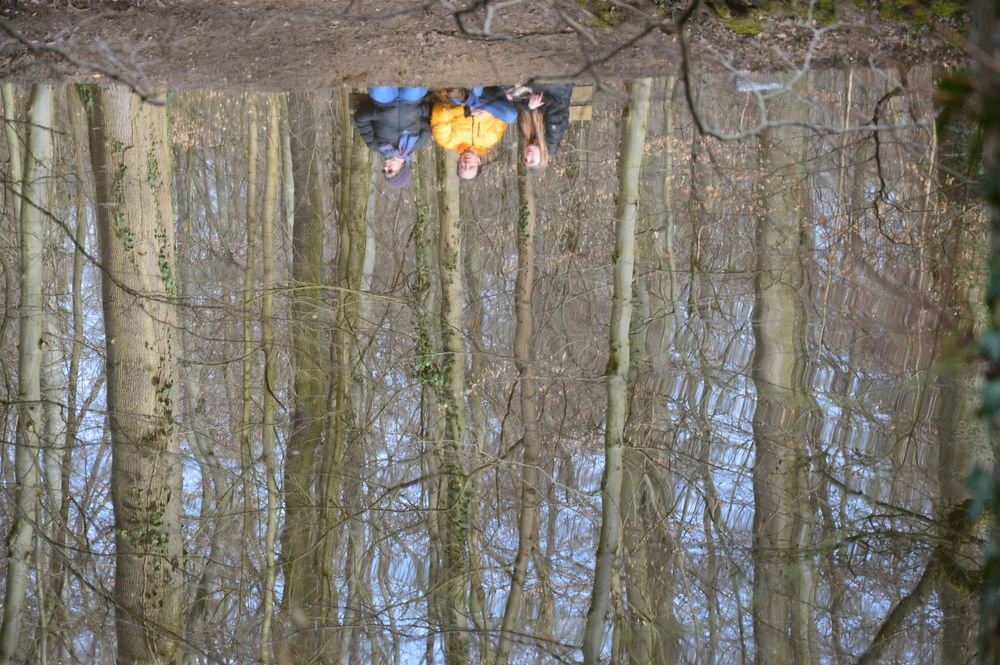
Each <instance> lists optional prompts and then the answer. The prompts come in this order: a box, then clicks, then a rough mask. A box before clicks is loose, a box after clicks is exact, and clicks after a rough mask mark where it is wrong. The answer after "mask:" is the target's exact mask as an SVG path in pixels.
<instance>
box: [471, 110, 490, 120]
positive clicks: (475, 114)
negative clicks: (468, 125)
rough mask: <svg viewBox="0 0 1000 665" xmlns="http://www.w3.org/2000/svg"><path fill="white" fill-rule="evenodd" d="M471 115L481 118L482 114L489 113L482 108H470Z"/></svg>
mask: <svg viewBox="0 0 1000 665" xmlns="http://www.w3.org/2000/svg"><path fill="white" fill-rule="evenodd" d="M472 115H473V116H474V117H476V118H482V117H483V116H484V115H489V113H487V112H486V111H484V110H482V109H472Z"/></svg>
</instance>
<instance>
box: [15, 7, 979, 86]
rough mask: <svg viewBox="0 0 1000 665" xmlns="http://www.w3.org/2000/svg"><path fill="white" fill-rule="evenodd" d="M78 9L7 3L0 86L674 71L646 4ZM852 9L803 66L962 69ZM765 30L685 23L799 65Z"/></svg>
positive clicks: (931, 43) (676, 57)
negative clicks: (609, 14) (603, 15)
mask: <svg viewBox="0 0 1000 665" xmlns="http://www.w3.org/2000/svg"><path fill="white" fill-rule="evenodd" d="M82 1H83V2H86V0H82ZM80 2H81V0H51V1H47V2H44V3H40V2H16V3H10V2H7V3H6V4H4V3H3V0H0V17H2V20H0V29H2V32H0V79H4V80H9V81H22V82H29V81H31V82H35V81H43V80H47V81H62V82H65V81H70V80H74V81H95V80H109V79H116V80H120V81H122V82H125V83H128V84H130V85H132V86H133V87H135V88H136V89H138V90H140V91H153V90H156V89H162V88H163V87H171V88H217V89H218V88H223V89H246V90H293V89H312V88H318V87H329V86H333V85H339V84H348V85H355V86H362V85H373V84H418V83H419V84H423V85H427V86H431V87H434V86H442V85H471V84H491V83H514V82H519V81H525V80H527V79H528V78H531V77H569V78H573V79H575V80H577V81H582V80H586V79H592V80H601V79H607V78H626V77H636V76H665V75H668V74H675V73H677V72H678V70H679V63H680V61H681V58H680V46H679V38H678V36H677V34H676V30H675V29H674V27H673V23H672V20H671V16H670V15H669V12H664V11H663V10H661V9H659V8H657V7H656V6H655V5H653V4H652V3H651V2H649V1H648V0H643V1H636V2H633V4H631V5H628V6H627V7H626V6H625V5H621V6H622V7H625V9H622V10H621V12H620V15H621V16H622V18H624V22H623V23H622V24H621V25H619V26H616V27H611V26H608V25H606V24H604V23H603V22H602V21H601V20H600V19H599V18H598V17H597V16H595V15H594V14H592V13H590V12H589V11H587V10H586V9H584V8H583V6H582V3H580V2H576V1H574V0H488V1H484V0H464V2H461V1H457V0H453V1H452V2H449V1H448V0H425V1H424V2H419V1H417V0H292V1H287V2H277V1H275V0H270V1H269V0H188V1H175V0H145V1H143V2H139V3H136V2H120V1H115V2H106V1H104V0H91V1H90V2H89V3H86V7H84V8H80V4H79V3H80ZM643 2H645V4H643ZM844 4H850V3H844ZM590 6H592V5H590ZM849 11H852V12H854V13H853V14H849V15H847V16H842V17H841V25H840V26H839V27H837V28H835V29H832V30H830V31H828V32H825V33H823V34H822V35H821V36H820V37H819V39H818V41H815V44H814V46H815V47H816V48H815V52H814V53H813V55H812V63H811V66H813V67H829V66H846V65H867V64H869V63H872V62H874V63H875V64H879V65H883V64H885V63H886V62H888V63H890V64H895V63H896V62H897V61H898V62H900V63H910V62H936V63H941V64H945V65H949V64H952V65H953V64H957V63H958V62H960V61H962V59H963V55H962V53H961V51H960V50H959V49H957V48H955V47H953V46H950V45H949V44H948V43H947V37H948V35H947V29H928V28H926V26H925V27H924V28H923V29H918V28H914V27H912V26H907V25H903V24H897V23H891V22H887V21H885V20H884V19H882V18H881V17H879V16H878V14H877V13H875V12H871V11H869V12H864V11H861V10H856V9H852V10H849ZM761 23H762V25H763V31H762V32H760V33H759V34H757V35H753V36H739V35H736V34H734V33H733V32H732V31H730V30H728V29H726V28H725V27H724V26H723V25H722V23H721V22H720V20H719V19H718V17H717V16H715V15H714V14H713V13H712V12H711V11H710V10H707V9H706V10H702V11H701V12H700V13H699V15H698V16H697V17H696V18H695V19H694V21H692V23H691V44H692V47H693V50H692V53H693V58H692V62H694V63H696V68H697V69H705V68H718V67H722V66H730V67H733V68H737V69H746V70H750V71H760V70H776V69H786V68H789V67H792V66H801V65H802V63H803V59H804V57H805V54H806V52H807V50H808V47H809V45H810V43H812V42H814V37H815V36H816V33H815V32H814V28H813V27H812V26H813V25H814V24H811V23H810V22H809V21H808V20H807V19H804V18H801V17H798V18H793V17H780V16H771V17H767V18H765V19H762V21H761Z"/></svg>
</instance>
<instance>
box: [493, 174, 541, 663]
mask: <svg viewBox="0 0 1000 665" xmlns="http://www.w3.org/2000/svg"><path fill="white" fill-rule="evenodd" d="M517 191H518V215H517V278H516V280H515V284H514V312H515V318H516V325H515V328H514V363H515V365H516V366H517V373H518V379H519V380H518V383H519V384H520V388H521V390H520V392H521V421H522V427H523V431H522V434H521V442H522V443H521V449H522V454H521V468H522V471H521V514H520V516H519V519H518V525H517V556H516V557H515V559H514V567H513V570H512V571H511V581H510V593H509V594H508V595H507V605H506V607H505V608H504V613H503V621H502V623H501V626H500V643H499V644H498V645H497V663H498V664H499V665H506V663H507V659H508V657H509V656H510V648H511V644H512V638H513V636H514V634H515V629H516V627H517V626H522V625H524V621H523V618H522V614H523V612H524V610H523V606H524V584H525V580H526V579H527V576H528V562H529V561H530V560H531V556H532V554H533V552H534V550H535V547H536V546H537V544H538V515H539V509H540V507H541V503H542V494H541V482H542V474H541V458H542V451H541V441H540V439H539V434H538V386H537V382H536V379H535V370H534V365H533V364H532V353H531V350H532V339H533V327H534V322H533V317H532V311H531V309H532V297H531V292H532V289H533V288H534V283H535V192H534V187H533V182H532V180H531V178H530V177H529V175H528V171H527V168H526V167H525V165H524V160H521V159H519V160H517Z"/></svg>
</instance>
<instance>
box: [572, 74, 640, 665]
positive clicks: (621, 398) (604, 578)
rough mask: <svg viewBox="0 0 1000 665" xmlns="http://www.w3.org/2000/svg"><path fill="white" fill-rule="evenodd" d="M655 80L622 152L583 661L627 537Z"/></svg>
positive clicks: (595, 649) (592, 655) (595, 658)
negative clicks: (627, 466)
mask: <svg viewBox="0 0 1000 665" xmlns="http://www.w3.org/2000/svg"><path fill="white" fill-rule="evenodd" d="M651 85H652V82H651V80H650V79H640V80H638V81H633V82H631V83H630V84H629V86H628V89H629V103H628V106H627V107H626V110H625V119H624V123H623V128H622V142H621V153H620V156H619V166H618V169H619V174H620V180H619V191H618V211H617V220H616V224H615V252H614V267H613V275H614V280H613V284H614V286H613V289H614V291H613V296H612V310H611V333H610V339H609V347H610V357H609V359H608V366H607V370H606V376H607V395H608V410H607V416H606V418H605V439H604V473H603V476H602V478H601V529H600V535H599V537H598V543H597V553H596V555H595V559H596V560H595V566H594V587H593V592H592V595H591V600H590V609H589V610H588V612H587V623H586V626H585V628H584V635H583V659H584V663H586V664H587V665H596V664H597V663H599V662H600V659H601V648H602V646H603V644H604V635H605V627H606V622H607V616H608V609H609V607H610V600H611V598H610V596H611V586H612V577H614V576H615V575H616V574H617V573H616V571H617V563H618V553H619V549H620V539H621V513H620V510H621V496H622V455H623V453H622V449H623V446H624V443H625V441H624V438H625V418H626V409H627V405H626V394H625V393H626V378H627V374H628V368H629V322H630V320H631V313H632V274H633V271H634V268H635V224H636V214H637V210H638V207H639V170H640V167H641V164H642V152H643V147H644V144H645V139H646V121H647V118H648V116H649V92H650V88H651Z"/></svg>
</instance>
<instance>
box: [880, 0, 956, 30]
mask: <svg viewBox="0 0 1000 665" xmlns="http://www.w3.org/2000/svg"><path fill="white" fill-rule="evenodd" d="M965 10H966V6H965V3H962V2H959V1H958V0H885V1H884V2H882V3H880V4H879V13H880V14H882V16H884V17H885V18H888V19H891V20H893V21H900V22H902V23H910V24H915V25H925V24H927V23H928V22H930V21H931V19H951V18H958V17H960V16H961V15H962V14H964V13H965Z"/></svg>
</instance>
